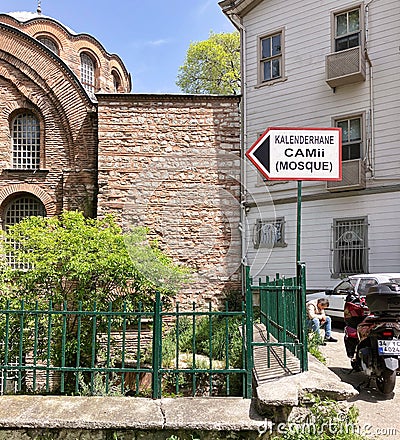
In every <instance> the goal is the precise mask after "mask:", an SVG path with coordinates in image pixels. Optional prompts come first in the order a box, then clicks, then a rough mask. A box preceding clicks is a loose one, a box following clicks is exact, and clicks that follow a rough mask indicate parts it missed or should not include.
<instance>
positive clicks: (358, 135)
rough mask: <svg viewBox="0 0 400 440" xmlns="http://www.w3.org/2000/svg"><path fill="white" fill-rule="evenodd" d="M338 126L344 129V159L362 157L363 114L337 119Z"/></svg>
mask: <svg viewBox="0 0 400 440" xmlns="http://www.w3.org/2000/svg"><path fill="white" fill-rule="evenodd" d="M335 125H336V127H340V128H341V129H342V160H352V159H361V158H362V143H363V142H362V141H363V134H362V133H363V130H362V118H361V116H356V117H351V118H347V119H338V120H336V121H335Z"/></svg>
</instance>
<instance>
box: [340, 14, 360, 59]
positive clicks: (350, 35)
mask: <svg viewBox="0 0 400 440" xmlns="http://www.w3.org/2000/svg"><path fill="white" fill-rule="evenodd" d="M360 15H361V14H360V8H355V9H351V10H349V11H345V12H341V13H340V14H336V15H335V52H339V51H341V50H346V49H350V48H352V47H357V46H360V43H361V42H360V30H361V23H360Z"/></svg>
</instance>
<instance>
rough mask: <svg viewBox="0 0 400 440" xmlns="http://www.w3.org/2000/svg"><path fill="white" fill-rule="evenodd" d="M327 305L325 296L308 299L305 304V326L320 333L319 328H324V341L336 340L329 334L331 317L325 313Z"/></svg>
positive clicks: (327, 301)
mask: <svg viewBox="0 0 400 440" xmlns="http://www.w3.org/2000/svg"><path fill="white" fill-rule="evenodd" d="M327 307H329V300H328V299H327V298H318V299H313V300H311V301H308V302H307V304H306V311H307V326H308V328H310V329H311V330H312V331H313V332H315V333H317V335H320V328H323V329H324V330H325V338H324V341H325V342H337V339H335V338H333V337H332V336H331V318H330V316H327V315H325V309H326V308H327Z"/></svg>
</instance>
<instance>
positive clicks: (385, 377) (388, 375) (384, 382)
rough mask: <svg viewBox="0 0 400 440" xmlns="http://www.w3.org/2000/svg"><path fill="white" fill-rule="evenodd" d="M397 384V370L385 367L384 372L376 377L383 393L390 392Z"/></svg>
mask: <svg viewBox="0 0 400 440" xmlns="http://www.w3.org/2000/svg"><path fill="white" fill-rule="evenodd" d="M395 385H396V370H395V371H392V370H389V369H388V368H384V369H383V371H382V374H381V375H380V376H377V378H376V386H377V387H378V390H379V391H380V392H381V393H382V394H390V393H391V392H392V391H393V390H394V387H395Z"/></svg>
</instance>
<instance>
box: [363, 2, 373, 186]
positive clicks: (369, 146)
mask: <svg viewBox="0 0 400 440" xmlns="http://www.w3.org/2000/svg"><path fill="white" fill-rule="evenodd" d="M373 1H374V0H370V1H369V2H368V3H367V4H366V5H365V48H364V53H365V59H366V61H367V63H368V70H369V131H370V133H369V138H368V140H367V142H368V144H367V151H366V156H367V160H368V162H369V163H368V171H370V172H371V178H375V170H374V164H375V124H374V118H375V114H374V107H375V102H374V72H373V65H372V61H371V59H370V57H369V53H368V43H369V5H370V4H371V3H372V2H373Z"/></svg>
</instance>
